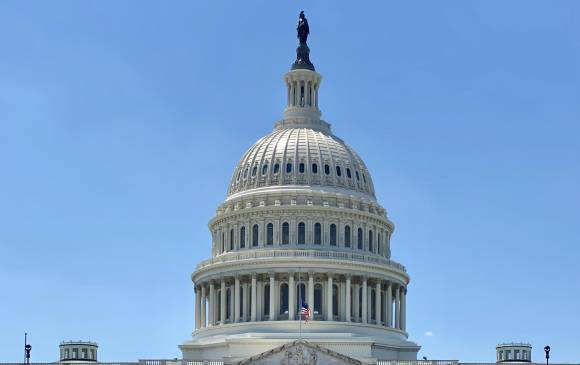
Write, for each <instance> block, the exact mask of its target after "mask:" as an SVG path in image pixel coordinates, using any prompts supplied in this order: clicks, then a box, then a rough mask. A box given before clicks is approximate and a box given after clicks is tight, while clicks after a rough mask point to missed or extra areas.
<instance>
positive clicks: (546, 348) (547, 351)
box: [544, 346, 550, 365]
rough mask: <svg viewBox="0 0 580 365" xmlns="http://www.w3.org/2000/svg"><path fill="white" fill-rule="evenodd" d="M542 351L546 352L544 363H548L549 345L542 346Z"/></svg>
mask: <svg viewBox="0 0 580 365" xmlns="http://www.w3.org/2000/svg"><path fill="white" fill-rule="evenodd" d="M544 351H545V352H546V365H548V359H550V346H546V347H544Z"/></svg>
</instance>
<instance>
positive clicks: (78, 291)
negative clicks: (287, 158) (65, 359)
mask: <svg viewBox="0 0 580 365" xmlns="http://www.w3.org/2000/svg"><path fill="white" fill-rule="evenodd" d="M302 9H303V10H305V11H306V14H307V16H308V19H309V22H310V27H311V36H310V39H309V44H310V48H311V59H312V61H313V62H314V64H315V65H316V68H317V70H318V71H319V72H320V73H322V74H323V76H324V81H323V84H322V86H321V91H320V105H321V108H322V111H323V117H324V119H325V120H327V121H328V122H330V123H332V125H333V131H334V132H335V133H336V134H337V135H338V136H340V137H341V138H343V139H345V140H346V141H347V143H349V144H350V145H351V146H352V147H354V148H355V149H356V150H357V151H358V152H359V154H360V155H361V156H362V157H363V159H364V160H365V161H366V164H367V166H368V167H369V169H370V171H371V172H372V174H373V179H374V182H375V188H376V191H377V195H378V198H379V200H380V202H381V204H382V205H383V206H384V207H385V208H386V209H387V210H388V212H389V215H390V217H391V219H392V220H393V221H394V223H395V225H396V232H395V235H394V236H393V240H392V251H393V258H394V259H396V260H397V261H400V262H402V263H403V264H405V265H406V267H407V269H408V271H409V273H410V274H411V277H412V282H411V284H410V287H409V294H408V320H407V321H408V325H407V326H408V331H409V333H410V335H411V336H410V338H411V339H412V340H414V341H416V342H417V343H419V344H420V345H422V346H423V348H422V350H421V352H420V353H419V356H427V357H428V358H430V359H440V358H445V359H449V358H451V359H460V360H462V361H490V362H492V361H495V345H496V344H497V343H499V342H503V341H529V342H531V343H532V345H533V346H534V352H533V359H534V360H537V361H542V358H543V353H542V348H543V346H544V345H546V344H549V345H550V346H552V349H553V350H552V358H551V359H552V360H553V361H554V362H566V361H567V362H571V361H575V362H579V361H580V357H579V355H578V343H580V312H579V310H578V308H580V305H579V302H580V265H579V261H580V163H579V162H580V38H579V37H578V35H579V34H580V3H579V2H576V1H558V2H546V1H508V2H504V1H443V2H433V1H415V2H407V1H405V2H403V1H401V2H367V3H361V2H352V3H350V2H335V1H319V2H301V1H293V2H290V1H285V2H280V1H276V2H267V1H262V2H252V1H243V2H242V1H239V2H234V1H231V2H209V1H203V2H191V1H171V2H151V1H122V2H118V1H83V2H79V1H51V2H45V1H38V2H27V1H4V2H2V3H1V4H0V54H1V57H0V167H1V168H0V344H2V345H1V346H0V361H21V359H22V356H21V354H22V340H23V339H22V336H23V333H24V332H25V331H28V332H29V333H30V341H31V342H32V345H33V352H32V356H33V360H34V361H54V360H56V359H57V356H58V343H59V341H61V340H70V339H73V340H77V339H84V340H89V339H90V340H94V341H97V342H98V343H99V345H100V359H101V360H102V361H134V360H136V359H138V358H173V357H179V356H180V353H179V351H178V349H177V345H178V344H180V343H182V342H184V341H185V340H187V339H188V338H190V333H191V331H192V328H193V314H194V297H193V288H192V284H191V283H190V279H189V275H190V274H191V272H192V271H193V269H194V266H195V264H196V263H197V262H198V261H200V260H202V259H204V258H207V257H208V256H209V254H210V235H209V233H208V230H207V222H208V220H209V219H210V218H211V217H212V215H213V214H214V212H215V207H216V206H217V205H218V204H219V203H220V202H221V201H222V200H223V199H224V198H225V192H226V186H227V184H228V181H229V178H230V174H231V173H232V171H233V168H234V166H235V165H236V163H237V161H238V159H239V158H240V157H241V156H242V154H243V152H244V151H245V149H246V148H248V147H249V146H250V145H251V144H252V143H253V142H254V141H255V140H257V139H258V138H259V137H261V136H262V135H264V134H266V133H268V132H269V131H270V130H271V128H272V126H273V123H274V122H275V121H276V120H279V119H280V118H281V116H282V109H283V107H284V95H285V88H284V85H283V82H282V75H283V74H284V73H285V72H286V71H287V70H288V69H289V67H290V65H291V63H292V61H293V59H294V49H295V47H296V38H295V30H294V28H295V25H296V20H297V15H298V12H299V11H300V10H302ZM429 334H431V335H429Z"/></svg>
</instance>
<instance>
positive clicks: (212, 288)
mask: <svg viewBox="0 0 580 365" xmlns="http://www.w3.org/2000/svg"><path fill="white" fill-rule="evenodd" d="M214 305H215V285H214V283H213V282H211V283H210V284H209V303H208V305H207V307H208V309H209V324H210V325H211V326H213V325H214V323H215V322H214V320H215V307H214Z"/></svg>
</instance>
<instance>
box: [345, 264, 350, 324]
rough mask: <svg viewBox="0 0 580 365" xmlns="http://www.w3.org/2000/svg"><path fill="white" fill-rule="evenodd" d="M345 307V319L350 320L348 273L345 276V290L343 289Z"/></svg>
mask: <svg viewBox="0 0 580 365" xmlns="http://www.w3.org/2000/svg"><path fill="white" fill-rule="evenodd" d="M345 308H346V317H345V318H346V321H347V322H350V275H347V276H346V290H345Z"/></svg>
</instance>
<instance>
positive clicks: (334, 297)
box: [332, 285, 338, 316]
mask: <svg viewBox="0 0 580 365" xmlns="http://www.w3.org/2000/svg"><path fill="white" fill-rule="evenodd" d="M332 315H333V316H338V285H333V286H332Z"/></svg>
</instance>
